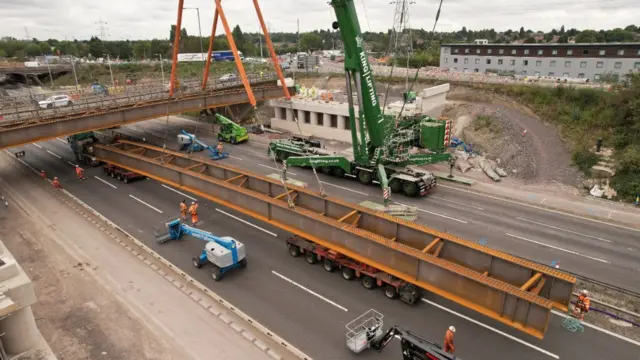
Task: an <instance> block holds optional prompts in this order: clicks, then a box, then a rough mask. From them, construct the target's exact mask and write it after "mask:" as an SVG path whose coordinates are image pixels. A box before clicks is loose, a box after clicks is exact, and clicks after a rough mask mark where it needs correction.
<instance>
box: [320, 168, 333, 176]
mask: <svg viewBox="0 0 640 360" xmlns="http://www.w3.org/2000/svg"><path fill="white" fill-rule="evenodd" d="M320 171H321V172H322V173H323V174H325V175H331V168H330V167H328V166H323V167H321V168H320Z"/></svg>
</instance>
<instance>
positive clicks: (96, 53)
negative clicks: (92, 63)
mask: <svg viewBox="0 0 640 360" xmlns="http://www.w3.org/2000/svg"><path fill="white" fill-rule="evenodd" d="M106 50H107V49H106V47H105V46H104V44H103V43H102V40H100V39H99V38H97V37H95V36H92V37H91V39H89V54H90V55H91V56H93V57H94V58H101V57H104V55H105V53H106Z"/></svg>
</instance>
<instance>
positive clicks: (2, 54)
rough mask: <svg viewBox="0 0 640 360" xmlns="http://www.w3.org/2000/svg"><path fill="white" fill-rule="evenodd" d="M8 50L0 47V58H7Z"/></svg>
mask: <svg viewBox="0 0 640 360" xmlns="http://www.w3.org/2000/svg"><path fill="white" fill-rule="evenodd" d="M6 57H7V52H6V51H5V50H4V49H0V58H6Z"/></svg>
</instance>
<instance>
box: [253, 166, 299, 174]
mask: <svg viewBox="0 0 640 360" xmlns="http://www.w3.org/2000/svg"><path fill="white" fill-rule="evenodd" d="M258 166H262V167H264V168H267V169H271V170H275V171H282V169H278V168H274V167H273V166H268V165H265V164H258ZM287 174H289V175H293V176H298V174H296V173H294V172H291V171H287Z"/></svg>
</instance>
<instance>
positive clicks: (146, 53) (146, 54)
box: [133, 41, 154, 60]
mask: <svg viewBox="0 0 640 360" xmlns="http://www.w3.org/2000/svg"><path fill="white" fill-rule="evenodd" d="M153 56H154V55H153V54H151V43H150V42H149V41H136V43H135V44H134V45H133V57H134V58H136V59H139V60H142V59H150V58H152V57H153Z"/></svg>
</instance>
